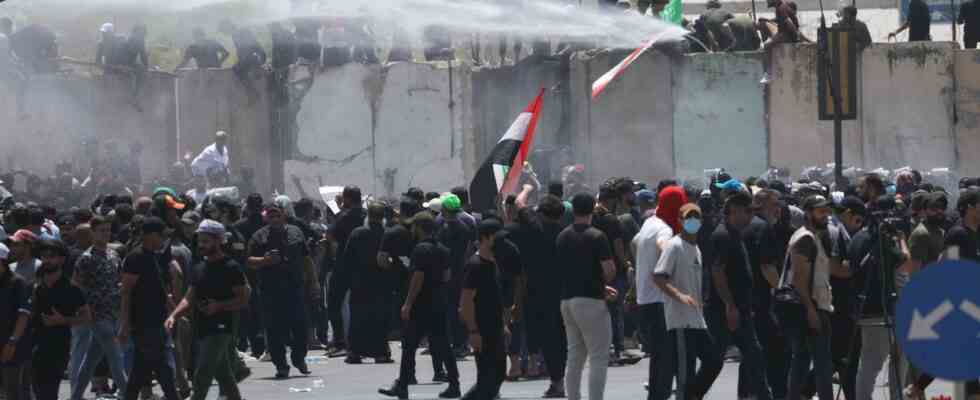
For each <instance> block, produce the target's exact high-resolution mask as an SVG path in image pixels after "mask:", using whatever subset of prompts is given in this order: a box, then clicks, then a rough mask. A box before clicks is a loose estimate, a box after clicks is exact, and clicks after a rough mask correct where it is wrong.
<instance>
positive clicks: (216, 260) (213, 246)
mask: <svg viewBox="0 0 980 400" xmlns="http://www.w3.org/2000/svg"><path fill="white" fill-rule="evenodd" d="M224 241H225V227H224V225H222V224H221V223H220V222H218V221H214V220H204V221H203V222H201V225H200V227H198V229H197V246H198V249H199V252H200V254H201V256H202V257H204V260H203V261H202V262H200V263H198V264H197V265H196V266H195V267H194V270H193V271H191V272H190V274H191V284H190V287H188V289H187V294H186V295H185V296H184V299H183V300H181V302H180V305H178V306H177V308H176V309H175V310H174V312H173V313H172V314H171V315H170V317H169V318H167V321H166V323H165V326H166V328H167V330H168V331H171V330H173V328H174V325H175V324H176V321H177V319H178V318H181V317H182V316H183V315H184V314H186V313H188V311H191V310H194V322H195V328H196V329H195V335H194V337H195V339H196V341H197V343H198V346H197V348H198V349H200V353H199V354H198V355H197V363H196V364H197V365H196V366H195V368H194V388H195V390H194V392H193V393H194V394H193V397H192V399H193V400H203V399H204V398H205V397H206V396H207V394H208V388H209V387H211V381H212V380H215V379H216V380H217V381H218V386H220V388H221V391H222V393H223V394H224V396H225V397H227V398H228V399H230V400H241V398H242V397H241V393H240V392H239V391H238V385H237V384H236V383H235V376H234V374H233V373H232V370H231V362H230V357H234V356H235V355H233V354H231V351H232V350H233V349H234V347H232V346H231V345H232V343H234V340H235V335H234V333H235V332H234V331H235V327H234V325H235V323H236V322H235V313H236V312H237V311H238V310H241V309H242V308H244V307H246V306H247V305H248V297H249V296H248V292H249V290H250V289H249V287H248V284H247V283H246V281H245V275H244V274H243V273H242V266H241V265H240V264H239V263H238V262H237V261H235V260H234V259H232V258H230V257H228V256H227V255H225V252H224V249H223V248H222V247H223V245H224Z"/></svg>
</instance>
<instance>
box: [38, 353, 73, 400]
mask: <svg viewBox="0 0 980 400" xmlns="http://www.w3.org/2000/svg"><path fill="white" fill-rule="evenodd" d="M64 350H65V351H64V352H63V354H57V353H56V352H51V351H35V353H34V357H33V358H34V360H33V362H32V364H33V365H32V368H33V369H32V371H31V375H32V381H33V384H34V388H33V389H34V399H35V400H58V387H59V386H60V385H61V378H62V375H63V374H64V372H65V369H67V368H68V349H67V348H65V349H64Z"/></svg>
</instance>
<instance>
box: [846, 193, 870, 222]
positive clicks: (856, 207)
mask: <svg viewBox="0 0 980 400" xmlns="http://www.w3.org/2000/svg"><path fill="white" fill-rule="evenodd" d="M840 209H841V212H846V211H850V212H851V213H852V214H855V215H860V216H862V217H863V216H866V215H867V214H868V209H867V207H865V206H864V202H862V201H861V199H859V198H857V197H855V196H847V197H845V198H844V200H841V202H840Z"/></svg>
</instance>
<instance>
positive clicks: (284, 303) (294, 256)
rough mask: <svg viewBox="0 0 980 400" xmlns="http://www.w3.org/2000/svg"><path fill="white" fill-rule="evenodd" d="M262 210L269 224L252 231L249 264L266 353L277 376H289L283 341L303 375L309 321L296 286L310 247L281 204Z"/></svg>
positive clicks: (301, 279)
mask: <svg viewBox="0 0 980 400" xmlns="http://www.w3.org/2000/svg"><path fill="white" fill-rule="evenodd" d="M263 214H264V216H265V219H266V221H267V222H268V223H269V225H268V226H266V227H264V228H262V229H259V230H258V232H255V234H254V235H252V239H251V241H250V242H249V245H248V248H249V250H248V253H249V258H248V267H249V268H250V269H255V270H257V271H258V279H259V288H260V290H262V297H261V301H262V313H263V321H264V322H265V326H266V332H267V333H268V335H269V337H268V348H269V353H270V354H271V355H272V362H273V363H274V364H275V365H276V378H278V379H285V378H288V377H289V364H287V363H286V343H289V350H290V352H289V356H290V359H291V361H292V364H293V366H294V367H296V369H297V370H299V372H300V373H302V374H303V375H309V374H310V373H311V372H310V369H309V367H307V365H306V352H307V350H308V347H307V345H308V343H307V335H309V331H308V330H307V327H308V325H309V321H308V320H307V316H306V311H305V310H304V308H303V307H302V306H301V305H302V304H304V292H303V290H297V288H302V287H303V267H304V263H305V262H306V257H308V256H309V249H308V248H307V246H306V241H305V237H304V236H303V232H302V231H301V230H300V229H299V228H297V227H295V226H293V225H288V224H286V215H285V211H283V209H282V208H280V206H278V205H276V204H274V203H270V204H267V205H266V206H265V207H264V211H263Z"/></svg>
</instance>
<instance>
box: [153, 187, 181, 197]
mask: <svg viewBox="0 0 980 400" xmlns="http://www.w3.org/2000/svg"><path fill="white" fill-rule="evenodd" d="M160 193H163V194H168V195H170V197H173V198H177V197H180V196H178V195H177V191H175V190H173V189H171V188H168V187H164V186H161V187H158V188H156V189H153V197H156V195H158V194H160Z"/></svg>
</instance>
